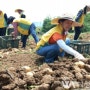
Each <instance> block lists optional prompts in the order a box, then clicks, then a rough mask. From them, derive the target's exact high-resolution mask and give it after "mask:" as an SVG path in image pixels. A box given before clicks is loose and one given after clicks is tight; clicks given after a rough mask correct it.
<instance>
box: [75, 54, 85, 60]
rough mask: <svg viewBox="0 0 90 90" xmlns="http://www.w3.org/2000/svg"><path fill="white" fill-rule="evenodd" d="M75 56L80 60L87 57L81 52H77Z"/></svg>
mask: <svg viewBox="0 0 90 90" xmlns="http://www.w3.org/2000/svg"><path fill="white" fill-rule="evenodd" d="M75 58H77V59H79V60H85V57H84V56H83V55H82V54H80V53H76V54H75Z"/></svg>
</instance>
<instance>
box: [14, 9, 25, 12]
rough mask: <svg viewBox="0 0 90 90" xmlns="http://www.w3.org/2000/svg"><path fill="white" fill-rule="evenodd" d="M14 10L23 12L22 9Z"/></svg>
mask: <svg viewBox="0 0 90 90" xmlns="http://www.w3.org/2000/svg"><path fill="white" fill-rule="evenodd" d="M15 12H24V10H22V9H16V10H15Z"/></svg>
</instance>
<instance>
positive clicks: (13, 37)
mask: <svg viewBox="0 0 90 90" xmlns="http://www.w3.org/2000/svg"><path fill="white" fill-rule="evenodd" d="M11 36H12V39H13V40H15V39H16V37H15V33H14V32H12V33H11Z"/></svg>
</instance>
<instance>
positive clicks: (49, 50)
mask: <svg viewBox="0 0 90 90" xmlns="http://www.w3.org/2000/svg"><path fill="white" fill-rule="evenodd" d="M65 43H66V44H67V45H70V39H66V41H65ZM36 53H37V54H38V55H40V56H44V57H45V62H46V63H52V62H53V61H54V60H55V59H56V58H57V57H58V56H60V57H64V55H65V52H64V51H63V50H62V51H61V50H60V47H59V46H58V44H50V45H48V46H44V47H41V48H40V49H39V50H37V51H36Z"/></svg>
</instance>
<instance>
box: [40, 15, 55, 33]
mask: <svg viewBox="0 0 90 90" xmlns="http://www.w3.org/2000/svg"><path fill="white" fill-rule="evenodd" d="M54 26H55V25H52V24H51V18H50V17H46V18H45V19H44V21H43V26H42V32H44V33H45V32H47V31H48V30H50V29H51V28H52V27H54Z"/></svg>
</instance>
